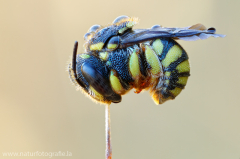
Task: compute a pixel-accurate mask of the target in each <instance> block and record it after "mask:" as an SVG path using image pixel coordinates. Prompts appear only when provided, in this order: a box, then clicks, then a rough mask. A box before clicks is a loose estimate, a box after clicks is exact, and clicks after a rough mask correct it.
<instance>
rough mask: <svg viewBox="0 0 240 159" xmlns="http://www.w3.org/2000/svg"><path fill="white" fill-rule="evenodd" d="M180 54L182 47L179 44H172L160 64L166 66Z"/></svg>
mask: <svg viewBox="0 0 240 159" xmlns="http://www.w3.org/2000/svg"><path fill="white" fill-rule="evenodd" d="M181 56H182V48H181V47H180V46H179V45H174V46H173V47H172V48H171V49H170V50H169V51H168V53H167V55H166V57H165V58H164V59H163V60H162V65H163V66H164V67H165V68H166V67H168V66H169V65H170V64H171V63H173V62H174V61H176V60H177V59H178V58H180V57H181Z"/></svg>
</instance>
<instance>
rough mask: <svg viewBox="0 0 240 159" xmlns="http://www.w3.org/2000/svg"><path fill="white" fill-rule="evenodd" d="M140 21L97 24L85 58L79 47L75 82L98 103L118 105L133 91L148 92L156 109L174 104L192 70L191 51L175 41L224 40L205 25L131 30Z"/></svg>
mask: <svg viewBox="0 0 240 159" xmlns="http://www.w3.org/2000/svg"><path fill="white" fill-rule="evenodd" d="M137 21H138V20H137V18H130V17H127V16H120V17H118V18H117V19H115V20H114V21H113V23H112V24H111V25H109V26H107V27H101V26H100V25H93V26H92V27H90V29H89V30H88V32H87V33H86V34H85V36H84V39H85V44H84V48H85V53H81V54H79V55H78V56H77V45H78V43H77V42H76V44H75V47H74V54H73V60H72V64H70V65H69V66H70V67H69V73H70V77H71V80H72V81H73V83H74V84H75V85H76V86H80V88H81V89H82V90H83V92H85V93H86V94H87V95H89V96H90V97H91V98H92V99H94V100H96V101H97V102H100V103H107V104H109V103H119V102H120V101H121V95H124V94H125V93H127V92H128V91H129V90H131V89H132V88H134V89H136V91H135V92H136V93H139V92H141V90H143V89H149V90H150V93H151V95H152V97H153V99H154V101H155V103H156V104H162V103H163V102H165V101H167V100H169V99H174V98H175V97H176V96H177V95H178V94H179V93H180V92H181V91H182V89H183V88H184V87H185V85H186V83H187V80H188V76H189V75H190V74H189V71H190V67H189V62H188V56H187V54H186V52H185V51H184V49H183V48H182V47H181V46H180V45H179V44H178V43H177V42H175V41H174V40H173V39H183V40H196V39H206V38H208V37H210V36H214V37H222V35H218V34H214V32H215V29H214V28H210V29H206V28H205V27H204V26H203V25H200V24H198V25H194V26H192V27H188V28H163V27H161V26H159V25H155V26H153V27H152V28H151V29H137V30H132V27H133V26H134V25H135V24H136V23H137Z"/></svg>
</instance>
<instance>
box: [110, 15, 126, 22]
mask: <svg viewBox="0 0 240 159" xmlns="http://www.w3.org/2000/svg"><path fill="white" fill-rule="evenodd" d="M127 19H129V17H128V16H126V15H121V16H119V17H117V18H116V19H115V20H114V21H113V24H116V23H118V22H120V21H122V20H127Z"/></svg>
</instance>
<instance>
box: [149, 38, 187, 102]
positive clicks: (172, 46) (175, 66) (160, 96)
mask: <svg viewBox="0 0 240 159" xmlns="http://www.w3.org/2000/svg"><path fill="white" fill-rule="evenodd" d="M151 47H152V49H153V50H154V51H155V53H156V54H157V57H158V59H159V61H160V63H161V65H162V66H161V67H162V75H161V76H160V78H159V80H158V84H157V85H156V87H153V88H152V89H151V94H152V97H153V100H154V101H155V103H156V104H162V103H164V102H165V101H167V100H169V99H174V98H175V97H176V96H177V95H178V94H179V93H180V92H181V91H182V89H184V87H185V85H186V83H187V80H188V76H190V66H189V62H188V55H187V53H186V52H185V50H184V49H183V48H182V47H181V46H180V45H179V44H178V43H177V42H176V41H174V40H172V39H169V38H161V39H156V40H154V41H153V43H152V44H151Z"/></svg>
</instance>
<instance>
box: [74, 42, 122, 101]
mask: <svg viewBox="0 0 240 159" xmlns="http://www.w3.org/2000/svg"><path fill="white" fill-rule="evenodd" d="M77 47H78V42H76V43H75V46H74V50H73V58H72V64H70V65H69V75H70V78H71V80H72V82H73V83H74V84H75V85H76V86H77V87H78V88H80V89H81V90H83V92H85V93H86V94H87V95H88V96H90V97H91V98H92V99H94V100H96V101H97V102H100V103H105V104H110V103H119V102H121V96H120V95H118V94H116V93H115V92H114V91H113V90H112V88H111V85H110V81H109V77H108V75H109V72H110V71H109V69H108V68H107V67H106V66H105V65H104V63H103V62H102V61H101V60H100V59H98V58H96V56H94V55H93V52H88V53H82V54H79V55H78V56H77Z"/></svg>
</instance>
